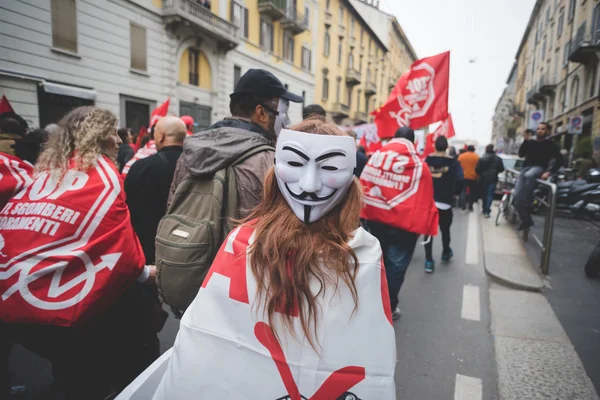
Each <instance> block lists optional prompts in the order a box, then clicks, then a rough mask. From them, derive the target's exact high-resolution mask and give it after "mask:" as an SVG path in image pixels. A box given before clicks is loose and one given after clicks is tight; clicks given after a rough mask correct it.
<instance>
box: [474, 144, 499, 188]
mask: <svg viewBox="0 0 600 400" xmlns="http://www.w3.org/2000/svg"><path fill="white" fill-rule="evenodd" d="M475 171H477V173H478V174H479V176H480V177H481V179H482V181H483V183H487V184H492V183H498V174H499V173H501V172H504V163H503V162H502V159H501V158H500V157H498V156H497V155H496V153H495V152H493V151H492V152H490V153H488V152H486V153H485V155H484V156H483V157H481V158H480V159H479V162H478V163H477V167H476V168H475Z"/></svg>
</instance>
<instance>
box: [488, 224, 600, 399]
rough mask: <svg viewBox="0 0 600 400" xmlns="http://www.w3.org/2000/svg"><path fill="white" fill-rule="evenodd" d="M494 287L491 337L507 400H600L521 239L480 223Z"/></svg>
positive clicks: (507, 228)
mask: <svg viewBox="0 0 600 400" xmlns="http://www.w3.org/2000/svg"><path fill="white" fill-rule="evenodd" d="M480 222H481V230H482V235H483V247H484V249H483V252H484V262H485V269H486V272H487V273H488V274H489V275H490V276H492V277H493V278H494V280H495V281H496V282H493V283H492V284H491V286H490V291H489V293H490V309H491V319H492V322H491V332H492V335H493V338H494V348H495V352H496V367H497V370H498V393H499V396H500V399H501V400H524V399H571V400H597V399H598V395H597V393H596V391H595V389H594V386H593V384H592V382H591V380H590V378H589V377H588V375H587V373H586V371H585V369H584V367H583V364H582V363H581V360H580V359H579V356H578V355H577V353H576V351H575V349H574V347H573V345H572V343H571V341H570V340H569V338H568V336H567V335H566V333H565V331H564V329H563V327H562V325H561V324H560V322H559V321H558V319H557V317H556V315H555V314H554V311H553V310H552V307H551V306H550V304H549V303H548V301H547V300H546V298H545V297H544V296H543V295H542V294H541V293H539V292H540V291H541V290H543V287H544V285H543V281H542V278H541V277H540V276H539V274H538V272H537V271H538V268H536V267H534V266H533V265H531V262H530V261H529V258H528V257H527V254H526V252H525V248H524V247H523V245H522V243H521V241H520V240H519V238H518V236H517V233H516V232H515V231H514V229H513V228H512V227H511V226H509V225H508V224H507V223H506V221H502V222H501V224H500V226H498V227H496V226H495V220H494V219H484V218H481V219H480Z"/></svg>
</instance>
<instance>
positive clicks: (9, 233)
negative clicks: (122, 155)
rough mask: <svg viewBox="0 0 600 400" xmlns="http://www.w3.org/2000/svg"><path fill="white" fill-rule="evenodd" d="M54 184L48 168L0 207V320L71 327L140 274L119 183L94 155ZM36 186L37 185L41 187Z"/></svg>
mask: <svg viewBox="0 0 600 400" xmlns="http://www.w3.org/2000/svg"><path fill="white" fill-rule="evenodd" d="M75 167H76V166H75V161H74V160H71V165H70V169H69V170H68V171H67V172H66V174H65V176H64V177H63V179H62V181H61V183H60V184H58V182H57V179H56V177H55V176H53V175H50V174H49V173H48V172H42V173H40V174H38V175H37V176H36V177H35V179H34V182H33V183H32V184H31V185H29V186H28V187H27V188H26V189H24V190H21V191H20V192H19V193H18V194H16V195H15V196H14V197H13V198H12V199H11V200H10V201H9V202H8V203H7V204H6V206H5V207H4V208H3V210H2V211H0V238H2V241H3V242H4V243H3V246H2V248H1V249H0V265H1V268H0V320H1V321H4V322H9V323H30V324H41V325H60V326H73V325H76V324H80V323H84V322H85V321H87V320H89V319H91V318H94V317H96V316H98V315H102V314H103V313H105V312H106V310H107V309H108V308H109V307H111V306H112V305H113V304H114V302H115V301H116V300H117V299H118V298H119V296H120V295H121V294H122V293H123V291H124V290H125V289H126V288H127V287H128V286H129V285H130V284H131V283H133V282H134V281H135V280H136V279H137V278H138V277H139V276H140V275H141V272H142V270H143V267H144V253H143V251H142V247H141V245H140V243H139V241H138V239H137V236H136V235H135V232H134V231H133V227H132V226H131V222H130V217H129V210H128V208H127V204H126V203H125V192H124V191H123V181H122V180H121V179H120V178H119V175H118V171H117V169H116V168H115V166H114V164H113V163H112V161H110V160H109V159H108V158H106V157H104V156H100V157H98V159H97V162H96V164H95V165H94V166H92V167H90V168H89V169H88V170H87V171H79V170H77V169H76V168H75ZM42 189H43V190H42Z"/></svg>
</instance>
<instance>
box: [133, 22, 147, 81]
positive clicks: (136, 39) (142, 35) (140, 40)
mask: <svg viewBox="0 0 600 400" xmlns="http://www.w3.org/2000/svg"><path fill="white" fill-rule="evenodd" d="M129 35H130V39H131V43H130V45H131V68H133V69H138V70H140V71H146V70H147V69H148V64H147V57H146V53H147V48H146V46H147V44H146V28H142V27H141V26H138V25H134V24H133V23H130V24H129Z"/></svg>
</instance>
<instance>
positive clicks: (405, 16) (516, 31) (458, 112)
mask: <svg viewBox="0 0 600 400" xmlns="http://www.w3.org/2000/svg"><path fill="white" fill-rule="evenodd" d="M534 3H535V0H381V3H380V8H381V9H382V10H383V11H386V12H389V13H391V14H393V15H395V16H396V18H398V21H399V22H400V25H401V26H402V29H403V30H404V32H405V33H406V35H407V36H408V39H409V40H410V42H411V43H412V45H413V47H414V49H415V51H416V52H417V56H418V57H419V58H423V57H427V56H430V55H434V54H438V53H441V52H444V51H447V50H450V51H451V55H450V56H451V61H450V62H451V65H450V112H451V113H452V118H453V121H454V127H455V129H456V135H457V136H458V137H461V138H465V139H466V138H469V139H476V140H478V141H479V143H480V144H486V143H487V142H488V141H489V140H490V138H491V132H492V117H493V115H494V109H495V108H496V103H497V102H498V99H499V98H500V95H501V94H502V91H503V90H504V88H505V86H506V80H507V78H508V75H509V73H510V69H511V68H512V65H513V63H514V61H515V56H516V53H517V50H518V48H519V44H520V43H521V38H522V37H523V33H524V31H525V28H526V26H527V22H528V21H529V16H530V14H531V11H532V9H533V5H534ZM470 59H475V60H476V61H475V62H474V63H469V60H470Z"/></svg>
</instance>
